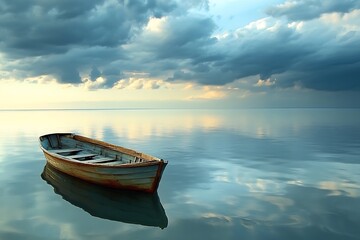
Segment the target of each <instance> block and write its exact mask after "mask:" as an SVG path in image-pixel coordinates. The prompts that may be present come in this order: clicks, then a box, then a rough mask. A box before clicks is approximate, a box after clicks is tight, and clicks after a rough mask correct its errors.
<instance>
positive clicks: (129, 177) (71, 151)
mask: <svg viewBox="0 0 360 240" xmlns="http://www.w3.org/2000/svg"><path fill="white" fill-rule="evenodd" d="M39 140H40V147H41V150H42V151H43V152H44V155H45V158H46V160H47V162H48V163H49V164H50V165H51V166H53V167H54V168H56V169H58V170H59V171H61V172H64V173H66V174H69V175H71V176H74V177H77V178H80V179H83V180H85V181H88V182H92V183H95V184H100V185H104V186H107V187H112V188H122V189H131V190H138V191H144V192H150V193H153V192H155V191H156V190H157V188H158V186H159V183H160V180H161V176H162V174H163V171H164V169H165V167H166V165H167V161H165V160H163V159H160V158H156V157H153V156H150V155H147V154H144V153H140V152H136V151H134V150H131V149H128V148H124V147H120V146H115V145H112V144H109V143H105V142H102V141H99V140H95V139H91V138H87V137H84V136H80V135H76V134H72V133H53V134H47V135H43V136H41V137H40V138H39Z"/></svg>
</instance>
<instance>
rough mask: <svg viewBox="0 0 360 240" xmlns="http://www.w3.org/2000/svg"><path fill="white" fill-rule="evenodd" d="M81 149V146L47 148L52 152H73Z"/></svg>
mask: <svg viewBox="0 0 360 240" xmlns="http://www.w3.org/2000/svg"><path fill="white" fill-rule="evenodd" d="M82 150H83V149H81V148H63V149H53V150H49V152H53V153H58V154H61V153H74V152H80V151H82Z"/></svg>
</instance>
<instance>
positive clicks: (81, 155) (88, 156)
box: [66, 153, 97, 159]
mask: <svg viewBox="0 0 360 240" xmlns="http://www.w3.org/2000/svg"><path fill="white" fill-rule="evenodd" d="M95 156H97V154H93V153H86V154H76V155H70V156H66V157H69V158H73V159H79V158H92V157H95Z"/></svg>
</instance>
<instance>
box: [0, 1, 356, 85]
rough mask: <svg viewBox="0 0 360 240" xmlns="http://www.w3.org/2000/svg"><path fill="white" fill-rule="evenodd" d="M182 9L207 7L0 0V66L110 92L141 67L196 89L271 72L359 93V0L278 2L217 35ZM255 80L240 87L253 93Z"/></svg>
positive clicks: (294, 81) (285, 81)
mask: <svg viewBox="0 0 360 240" xmlns="http://www.w3.org/2000/svg"><path fill="white" fill-rule="evenodd" d="M192 8H197V9H205V10H206V9H208V8H209V4H208V2H207V1H195V0H188V1H161V0H158V1H156V0H148V1H115V0H113V1H92V0H83V1H69V0H67V1H65V0H64V1H55V0H49V1H40V0H33V1H14V0H11V1H10V0H0V36H1V38H0V53H2V56H3V58H4V59H5V61H4V63H5V64H4V65H3V66H0V68H1V70H2V71H5V72H9V73H10V72H11V73H12V74H16V76H15V77H16V78H18V79H22V78H26V77H34V76H40V75H52V76H54V77H56V79H57V81H58V82H59V83H71V84H79V83H83V82H84V81H87V82H88V83H89V82H90V83H91V82H95V81H96V79H97V78H98V77H100V76H101V77H103V79H104V81H103V82H102V83H96V84H92V85H91V86H92V88H111V87H113V86H114V84H115V83H116V82H117V81H119V80H122V79H127V80H126V81H128V80H129V78H130V77H131V73H145V74H146V77H149V78H157V79H163V80H167V81H186V82H197V83H199V84H203V85H224V84H227V83H232V82H234V81H236V80H238V79H242V78H247V77H254V76H258V78H260V79H262V80H267V79H272V80H274V79H275V78H276V81H274V82H275V83H276V84H273V85H271V86H268V87H271V88H274V87H278V88H288V87H294V86H299V87H303V88H309V89H316V90H327V91H337V90H360V81H359V77H358V76H360V70H359V69H360V66H359V63H360V33H359V25H358V20H356V18H359V12H358V11H356V10H355V9H359V8H360V3H359V1H351V0H344V1H335V0H333V1H330V0H324V1H315V0H309V1H305V0H303V1H291V2H290V1H286V2H284V4H281V5H277V6H274V7H272V8H269V9H267V13H268V14H269V15H270V16H272V17H268V18H266V19H261V20H259V22H254V23H251V24H249V25H248V26H246V27H242V28H239V29H237V30H236V31H234V32H230V33H229V34H228V36H226V37H215V34H216V32H217V30H218V27H217V26H216V23H215V20H214V17H212V16H207V15H206V14H205V15H201V14H194V13H191V11H189V9H192ZM324 13H340V14H339V15H337V21H338V22H337V23H335V24H329V23H325V21H324V20H320V19H319V17H320V16H323V14H324ZM345 13H348V14H353V16H352V19H353V20H351V17H349V16H347V17H346V19H347V20H346V21H350V22H346V23H345V24H343V23H342V22H341V21H345V20H342V18H343V17H344V16H345ZM280 16H286V17H287V19H289V20H290V23H291V21H295V20H311V21H305V23H302V24H299V23H291V24H295V25H292V26H291V24H289V23H288V22H286V21H284V19H283V18H282V19H276V18H273V17H280ZM154 17H157V18H160V17H163V18H161V21H162V22H160V24H159V26H158V27H159V29H158V30H149V29H147V28H145V26H147V24H148V23H149V21H150V19H151V18H154ZM344 19H345V17H344ZM348 19H350V20H348ZM354 19H355V20H354ZM351 21H352V22H351ZM296 24H299V25H298V26H297V25H296ZM252 79H255V78H252ZM255 84H256V82H253V83H248V84H247V85H246V86H247V88H249V89H250V90H253V91H255V89H256V87H255ZM244 86H245V85H244ZM158 87H159V86H158V85H156V87H155V88H158Z"/></svg>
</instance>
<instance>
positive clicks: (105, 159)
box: [84, 157, 116, 163]
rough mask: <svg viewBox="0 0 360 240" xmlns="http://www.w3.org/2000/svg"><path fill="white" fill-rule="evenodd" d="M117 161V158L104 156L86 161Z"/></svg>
mask: <svg viewBox="0 0 360 240" xmlns="http://www.w3.org/2000/svg"><path fill="white" fill-rule="evenodd" d="M115 161H116V160H115V159H114V158H108V157H103V158H96V159H91V160H85V161H84V162H86V163H103V162H115Z"/></svg>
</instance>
